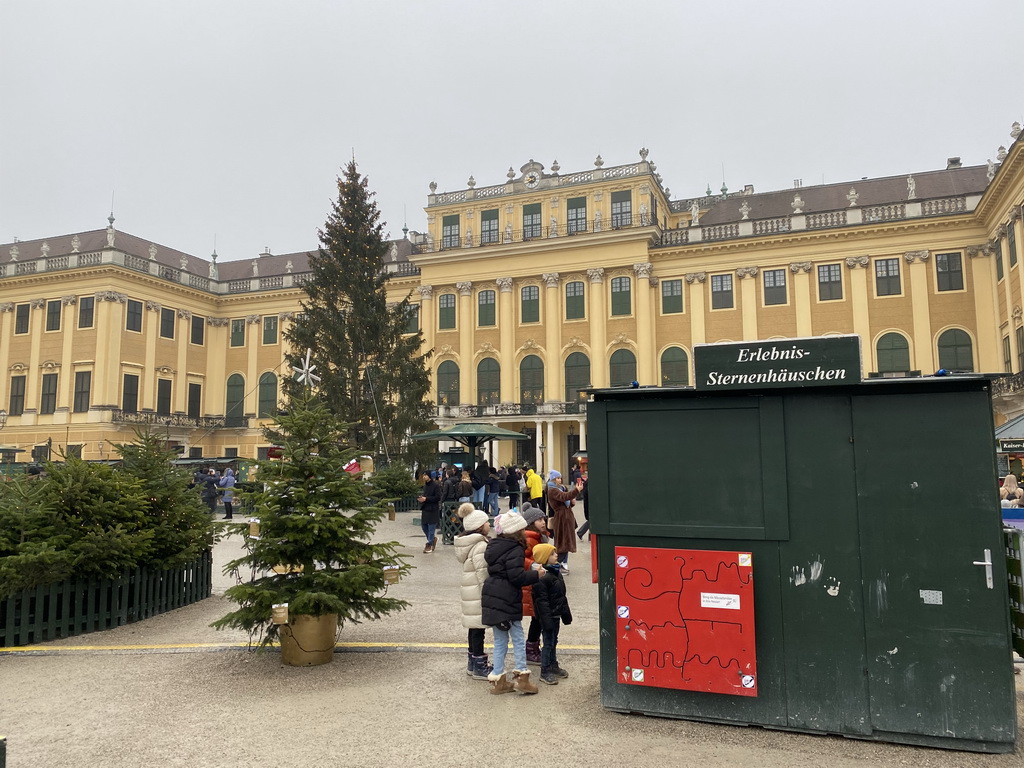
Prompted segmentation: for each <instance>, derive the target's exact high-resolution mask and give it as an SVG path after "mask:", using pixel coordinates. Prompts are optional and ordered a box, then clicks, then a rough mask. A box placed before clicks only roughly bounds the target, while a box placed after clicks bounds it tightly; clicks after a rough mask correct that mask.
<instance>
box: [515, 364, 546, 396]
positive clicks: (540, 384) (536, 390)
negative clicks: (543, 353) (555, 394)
mask: <svg viewBox="0 0 1024 768" xmlns="http://www.w3.org/2000/svg"><path fill="white" fill-rule="evenodd" d="M519 402H520V403H530V404H533V405H536V404H539V403H543V402H544V362H543V361H542V360H541V359H540V358H539V357H537V356H536V355H527V356H526V357H524V358H523V360H522V362H521V363H519Z"/></svg>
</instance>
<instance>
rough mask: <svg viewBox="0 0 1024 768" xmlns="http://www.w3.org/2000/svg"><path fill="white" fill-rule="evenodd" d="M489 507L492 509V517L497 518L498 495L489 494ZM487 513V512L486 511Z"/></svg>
mask: <svg viewBox="0 0 1024 768" xmlns="http://www.w3.org/2000/svg"><path fill="white" fill-rule="evenodd" d="M487 506H488V507H490V508H491V515H492V516H497V514H498V511H499V510H498V494H496V493H488V494H487ZM484 511H485V512H486V511H487V510H484Z"/></svg>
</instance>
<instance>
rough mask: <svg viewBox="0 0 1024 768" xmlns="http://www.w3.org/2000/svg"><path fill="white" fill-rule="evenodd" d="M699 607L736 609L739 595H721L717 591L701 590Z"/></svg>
mask: <svg viewBox="0 0 1024 768" xmlns="http://www.w3.org/2000/svg"><path fill="white" fill-rule="evenodd" d="M700 607H701V608H725V609H726V610H730V611H738V610H739V609H740V596H739V595H723V594H721V593H718V592H701V593H700Z"/></svg>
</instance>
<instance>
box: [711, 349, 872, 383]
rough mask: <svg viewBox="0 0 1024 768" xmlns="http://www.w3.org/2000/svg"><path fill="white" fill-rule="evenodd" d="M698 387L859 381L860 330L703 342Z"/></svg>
mask: <svg viewBox="0 0 1024 768" xmlns="http://www.w3.org/2000/svg"><path fill="white" fill-rule="evenodd" d="M693 369H694V374H695V384H696V388H697V389H705V390H707V389H716V390H717V389H767V388H772V389H775V388H778V387H820V386H831V385H841V384H856V383H858V382H860V380H861V371H860V336H829V337H818V338H813V339H780V340H776V341H745V342H738V343H735V344H733V343H729V344H698V345H696V346H695V347H694V348H693Z"/></svg>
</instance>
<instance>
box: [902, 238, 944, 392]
mask: <svg viewBox="0 0 1024 768" xmlns="http://www.w3.org/2000/svg"><path fill="white" fill-rule="evenodd" d="M930 257H931V253H930V252H929V251H925V250H921V251H907V252H906V253H904V254H903V259H904V261H906V262H907V264H908V265H909V267H908V268H907V282H908V283H909V285H910V290H909V295H910V309H911V314H912V317H913V321H912V322H913V326H914V339H915V340H917V343H916V344H915V345H914V363H913V365H914V369H915V370H918V371H925V372H928V373H931V372H932V371H934V370H935V369H936V367H937V366H936V365H935V353H934V352H933V351H932V348H933V346H934V344H933V343H932V323H931V312H930V308H929V304H928V287H929V282H930V279H931V275H930V273H929V271H928V267H927V262H928V259H929V258H930Z"/></svg>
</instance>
